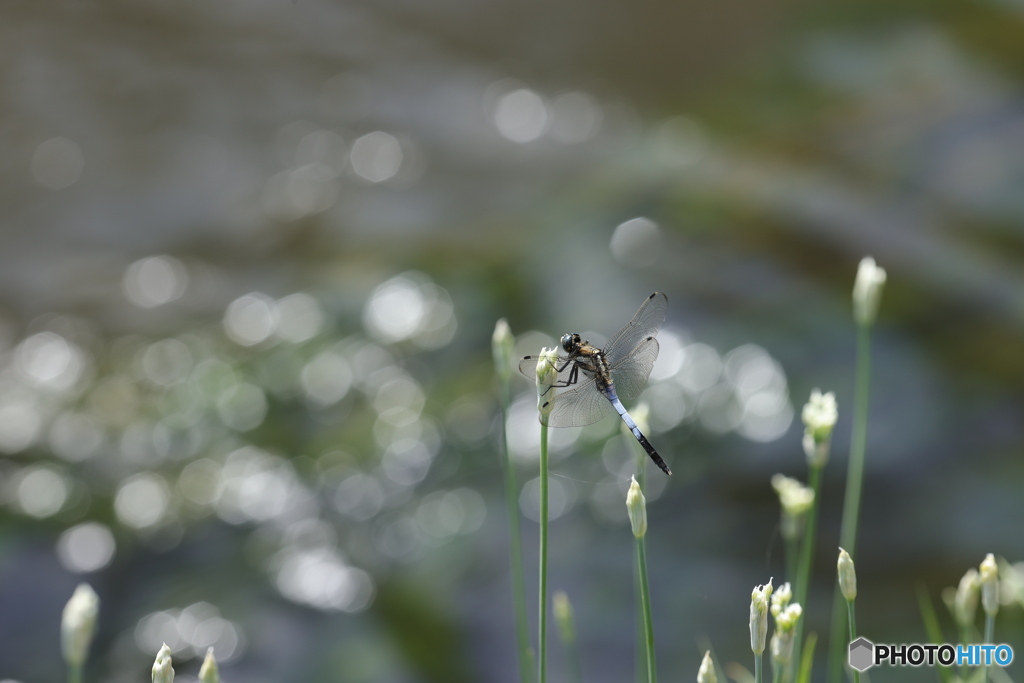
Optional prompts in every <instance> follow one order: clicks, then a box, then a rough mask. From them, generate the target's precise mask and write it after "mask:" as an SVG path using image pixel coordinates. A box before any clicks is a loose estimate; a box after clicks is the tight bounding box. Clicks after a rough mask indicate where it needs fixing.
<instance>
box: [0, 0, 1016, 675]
mask: <svg viewBox="0 0 1024 683" xmlns="http://www.w3.org/2000/svg"><path fill="white" fill-rule="evenodd" d="M0 16H2V17H3V21H2V22H0V35H2V40H0V50H2V53H3V60H2V81H0V84H2V85H0V147H2V149H3V155H2V156H0V174H2V180H3V182H2V183H0V306H2V315H0V321H2V325H0V453H2V457H0V503H2V507H0V678H3V677H9V678H12V679H17V680H19V681H25V683H34V682H36V681H39V682H41V681H57V680H61V678H62V676H63V675H64V673H63V666H62V664H61V661H60V656H59V639H58V625H59V619H60V611H61V608H62V607H63V604H64V602H65V601H66V600H67V598H68V597H69V596H70V595H71V592H72V590H73V588H74V586H75V585H76V583H78V582H79V581H82V580H85V581H88V582H89V583H91V584H92V585H93V586H94V587H95V588H96V590H97V592H98V593H99V594H100V597H101V599H102V607H101V618H100V631H99V635H98V637H97V641H96V643H95V645H94V647H93V659H92V661H91V663H90V666H89V670H88V672H87V680H103V681H107V682H109V683H120V682H125V683H127V682H128V681H138V680H146V679H147V677H148V670H149V667H150V665H151V663H152V658H153V655H154V653H155V652H156V650H157V648H158V647H159V645H160V643H161V642H163V641H166V642H167V643H168V644H169V645H171V647H172V648H173V649H174V651H175V662H176V668H177V670H178V672H179V680H183V681H186V683H187V681H190V680H193V679H192V678H190V676H194V675H195V673H196V671H197V670H198V666H199V659H197V658H196V656H197V653H198V654H202V653H204V652H205V649H206V647H207V646H209V645H211V644H212V645H214V646H215V647H216V650H217V653H218V655H219V658H220V659H221V661H222V669H221V670H222V673H223V676H224V680H226V681H229V682H230V681H248V682H249V683H264V682H266V683H271V682H276V681H301V682H305V681H338V682H344V683H348V682H351V683H359V682H364V681H388V682H391V681H394V682H403V683H404V682H410V683H411V682H421V681H422V682H427V681H431V682H432V681H445V682H449V683H451V682H456V683H457V682H459V681H489V682H494V683H510V682H512V681H515V680H518V678H517V674H516V664H515V661H516V657H515V647H514V637H513V621H512V611H511V598H510V590H509V578H508V572H509V569H508V560H507V532H506V529H507V527H506V517H505V514H504V507H503V501H502V497H501V496H502V479H501V466H500V458H499V453H498V450H497V443H498V442H497V434H498V431H497V430H498V429H500V418H498V407H497V403H496V398H495V392H494V386H493V366H492V361H491V350H490V335H491V332H492V330H493V327H494V324H495V321H496V320H497V319H498V318H500V317H506V318H507V319H508V320H509V322H510V324H511V326H512V329H513V332H514V333H515V334H516V335H517V336H518V338H519V341H518V345H517V353H522V354H525V353H533V352H535V351H537V350H539V348H540V346H542V345H544V344H549V345H550V344H551V343H552V342H553V341H554V340H555V339H556V338H557V337H558V336H559V335H561V334H562V333H564V332H567V331H578V332H581V333H589V337H590V339H591V340H593V341H600V340H601V338H602V337H601V335H605V336H607V335H608V334H610V333H613V332H614V331H615V330H617V329H618V327H619V326H621V325H622V324H624V323H625V322H626V321H627V320H628V318H629V316H631V315H632V313H633V312H634V311H635V309H636V307H637V306H638V305H639V304H640V302H641V301H642V300H643V298H644V297H645V296H646V295H648V294H649V293H650V292H652V291H655V290H658V291H664V292H666V293H667V294H668V298H669V303H670V310H669V316H668V320H667V322H666V325H665V328H664V330H663V332H662V334H661V336H660V339H661V344H662V353H661V358H660V360H659V364H658V365H657V366H656V368H655V371H654V376H653V378H652V381H651V384H650V387H649V389H648V392H647V394H646V395H645V398H646V399H647V400H648V401H649V402H650V403H651V404H652V406H653V411H652V416H651V422H652V434H651V440H652V442H654V444H655V445H656V446H657V447H658V449H659V451H660V452H661V453H662V454H663V455H664V456H665V457H666V459H667V460H668V461H669V464H670V465H671V466H672V468H673V470H674V472H675V476H673V477H672V479H671V480H667V479H665V478H664V477H662V476H661V475H660V473H658V472H657V471H656V470H651V471H650V472H649V474H648V481H649V487H650V488H649V490H648V500H649V504H648V512H649V518H650V532H649V534H648V543H647V547H648V554H649V562H650V570H651V583H652V592H653V596H654V600H655V603H654V620H655V630H656V634H657V639H658V647H659V650H658V654H659V659H660V663H661V672H662V677H663V679H666V680H669V679H671V680H691V679H692V678H693V677H694V676H695V675H696V670H697V667H698V664H699V661H700V657H701V655H702V654H703V647H704V646H705V645H706V644H707V643H710V644H712V645H713V646H714V648H715V649H716V652H717V654H718V657H719V659H720V660H721V661H723V662H727V661H740V662H743V663H744V664H745V665H747V666H751V664H750V662H749V660H750V653H749V639H748V635H747V607H748V603H749V591H750V589H751V588H752V587H753V586H754V585H755V584H758V583H763V582H765V581H766V580H767V579H768V578H769V577H770V576H776V577H781V575H782V567H783V556H782V546H781V541H780V539H779V536H778V521H777V520H778V501H777V498H776V496H775V494H774V492H773V491H772V489H771V486H770V484H769V478H770V476H771V475H772V474H774V473H776V472H784V473H787V474H790V475H792V476H799V477H801V478H805V477H806V467H805V463H804V456H803V454H802V451H801V447H800V438H801V431H802V427H801V425H800V423H799V422H800V420H799V410H800V407H801V406H802V405H803V403H804V402H805V401H806V399H807V396H808V395H809V393H810V391H811V389H812V388H814V387H821V388H822V389H824V390H832V391H835V392H836V394H837V397H838V401H839V406H840V420H839V424H838V427H837V430H836V436H835V439H834V446H833V457H832V461H831V462H830V464H829V466H828V468H827V469H826V471H825V490H824V495H823V497H822V515H823V517H822V519H821V522H820V525H821V526H820V528H821V536H820V537H819V543H818V548H819V552H818V556H817V558H816V560H815V568H814V571H815V583H814V585H813V586H812V592H811V599H810V604H809V605H808V611H807V612H806V613H805V614H806V618H807V619H808V629H809V630H814V631H817V632H818V633H820V634H822V635H823V637H824V635H825V634H826V632H827V629H828V623H829V609H830V602H831V595H832V577H833V576H834V574H833V572H834V567H835V557H836V551H835V546H836V544H837V539H838V527H839V516H840V511H841V506H842V492H843V487H844V481H845V467H846V454H847V448H848V447H847V444H848V443H849V431H850V421H849V418H850V406H851V404H852V386H853V359H854V329H853V324H852V321H851V317H850V291H851V287H852V283H853V276H854V273H855V269H856V264H857V262H858V261H859V260H860V258H861V257H862V256H863V255H866V254H870V255H872V256H874V257H875V258H876V260H877V261H878V262H879V264H880V265H881V266H883V267H884V268H886V269H887V271H888V273H889V282H888V285H887V287H886V290H885V294H884V298H883V303H882V309H881V315H880V320H879V323H878V326H877V328H876V332H875V337H874V338H875V345H874V349H875V357H874V375H873V378H874V379H873V381H874V383H873V386H872V403H871V423H870V428H869V442H868V469H867V475H866V488H865V497H864V506H863V514H862V525H861V531H860V540H859V545H858V553H857V556H856V558H855V559H856V561H857V570H858V575H859V583H860V600H859V601H858V602H859V604H860V609H859V610H858V612H859V627H860V630H861V631H862V632H863V633H864V634H865V635H867V636H868V637H870V638H872V639H874V640H876V642H915V641H921V640H923V639H924V635H923V627H922V625H921V619H920V615H919V612H918V607H917V602H916V596H915V590H916V588H917V587H918V586H919V585H920V586H924V587H926V588H927V589H928V590H929V591H930V593H931V596H932V599H933V600H935V601H936V603H937V604H938V606H939V609H940V612H941V613H942V615H943V618H944V624H945V626H946V628H947V636H948V637H949V638H950V639H952V638H953V637H954V632H953V629H952V627H951V623H950V621H949V619H948V618H947V617H948V615H947V613H946V612H945V609H944V608H943V607H942V605H941V600H940V598H939V595H940V593H941V591H942V589H943V588H944V587H947V586H951V585H956V583H957V581H958V580H959V578H960V576H961V575H962V574H963V572H964V571H965V570H966V569H967V567H969V566H976V565H977V564H978V562H979V561H980V560H981V559H982V558H983V557H984V554H985V553H987V552H993V553H996V555H997V556H1002V557H1005V558H1006V559H1007V560H1008V561H1010V562H1016V561H1019V560H1021V559H1024V534H1022V533H1021V520H1022V519H1024V495H1022V492H1024V460H1022V458H1021V455H1022V451H1024V422H1022V420H1021V410H1022V407H1024V405H1022V403H1024V402H1022V394H1021V387H1022V380H1024V353H1022V351H1021V348H1022V346H1021V344H1022V341H1024V274H1022V273H1024V271H1022V264H1024V229H1022V226H1024V99H1022V97H1021V94H1022V93H1021V85H1022V79H1024V69H1022V65H1024V4H1022V3H1021V2H1020V0H978V1H976V2H959V1H947V0H931V1H929V2H920V1H917V0H886V1H884V2H882V1H875V0H869V1H865V0H857V1H855V2H854V1H842V2H832V3H809V2H786V3H783V2H764V1H762V0H739V1H738V2H732V3H714V2H709V1H703V2H686V3H675V2H648V3H641V4H625V3H618V2H612V1H610V0H590V1H589V2H582V1H579V0H573V1H569V2H561V3H555V4H552V3H545V2H540V1H538V0H528V1H523V2H510V1H508V0H497V1H495V2H489V3H472V2H466V1H464V0H437V1H435V2H431V3H416V2H403V1H401V0H380V1H378V2H373V3H370V2H328V1H326V0H295V1H293V2H286V1H283V0H253V1H250V2H239V1H237V0H222V1H219V2H216V3H206V2H197V1H193V0H187V1H179V2H168V1H166V0H136V1H131V2H128V1H125V0H107V1H105V2H90V1H87V0H74V1H65V2H61V1H53V2H34V1H28V0H10V1H9V2H6V3H4V5H3V8H2V9H0ZM516 382H517V384H516V385H515V390H516V391H517V392H520V394H521V397H520V398H519V399H518V400H516V402H515V404H514V406H513V411H512V415H511V418H510V420H509V425H508V426H509V429H510V439H511V445H512V452H513V455H514V456H515V458H516V460H517V463H518V465H517V466H518V468H519V469H518V475H519V478H520V483H521V484H523V492H522V496H521V499H520V502H521V506H522V509H523V513H524V515H525V519H526V521H524V534H525V542H526V562H527V587H528V592H529V594H530V595H533V594H534V592H535V571H534V566H535V559H536V542H535V540H536V525H535V523H533V522H532V521H529V520H530V519H534V518H536V495H537V492H536V491H537V484H536V480H535V477H536V457H537V456H536V439H537V436H536V430H537V425H536V421H535V419H536V418H535V412H534V395H533V389H532V387H531V386H530V385H529V383H528V382H527V381H525V380H522V379H517V380H516ZM554 439H555V441H554V443H555V446H556V454H555V459H554V463H553V472H554V477H553V483H552V496H553V502H552V512H553V516H555V517H556V519H555V521H554V522H553V523H552V528H551V534H552V544H553V546H552V553H551V568H550V572H551V579H550V581H551V585H552V588H555V589H557V588H562V589H564V590H566V591H567V592H568V594H569V597H570V599H571V600H572V601H573V604H574V608H575V611H576V615H577V618H578V620H579V629H578V630H579V637H580V641H581V645H580V647H581V651H582V656H583V671H584V677H585V679H586V680H588V681H625V680H631V678H632V676H633V644H634V622H633V588H632V557H633V555H632V539H631V536H630V533H629V527H628V523H627V521H626V515H625V509H624V504H623V501H624V492H625V488H626V482H627V481H628V478H629V475H630V474H631V473H632V464H631V463H632V458H633V457H634V451H633V448H634V446H635V444H633V443H631V442H630V440H628V439H625V438H624V437H623V436H622V435H621V434H620V431H619V425H618V424H617V423H615V422H614V421H613V420H610V419H609V420H606V421H605V422H602V423H600V424H598V425H596V426H595V427H593V428H588V429H586V430H582V431H581V430H557V431H556V433H555V435H554ZM776 583H778V580H777V581H776ZM1012 598H1013V596H1008V597H1007V598H1006V600H1007V602H1008V604H1006V605H1005V606H1004V608H1003V610H1002V611H1001V613H1000V617H999V623H998V626H997V639H998V640H1001V641H1004V642H1008V643H1010V644H1012V645H1015V646H1022V645H1024V639H1022V635H1024V616H1022V614H1021V609H1020V606H1019V605H1014V604H1009V603H1012ZM533 605H534V600H533V599H532V598H531V600H530V606H531V608H532V607H533ZM532 620H533V619H532V618H531V622H532ZM1018 651H1019V654H1020V652H1021V650H1020V647H1018ZM823 652H824V645H823V644H822V647H821V648H820V649H819V653H823ZM819 662H820V663H821V664H823V657H822V656H819ZM821 668H822V671H820V672H818V673H819V674H823V666H822V667H821ZM551 671H552V680H562V677H563V673H564V671H565V669H564V665H563V662H562V659H561V654H560V652H559V650H558V648H557V646H555V647H553V650H552V654H551ZM1021 672H1024V665H1021V664H1020V663H1018V664H1016V665H1015V666H1014V667H1011V669H1010V670H1009V673H1010V675H1012V676H1015V677H1017V678H1018V679H1019V677H1020V676H1021ZM873 678H874V679H875V680H878V681H886V680H934V672H933V671H930V670H927V669H922V670H913V669H905V670H895V671H883V670H879V671H877V672H875V675H874V676H873ZM720 680H722V678H720Z"/></svg>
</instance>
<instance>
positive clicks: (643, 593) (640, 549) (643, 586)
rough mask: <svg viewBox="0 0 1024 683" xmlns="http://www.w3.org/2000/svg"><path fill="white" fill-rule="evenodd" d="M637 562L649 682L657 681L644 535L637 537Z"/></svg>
mask: <svg viewBox="0 0 1024 683" xmlns="http://www.w3.org/2000/svg"><path fill="white" fill-rule="evenodd" d="M636 562H637V566H638V567H639V568H640V605H641V607H642V609H643V619H644V644H645V646H646V647H645V649H646V651H647V683H657V680H658V673H657V669H656V667H655V664H654V623H653V621H652V620H651V590H650V587H649V586H648V585H647V553H646V551H645V550H644V539H643V537H641V538H638V539H636Z"/></svg>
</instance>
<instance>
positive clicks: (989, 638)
mask: <svg viewBox="0 0 1024 683" xmlns="http://www.w3.org/2000/svg"><path fill="white" fill-rule="evenodd" d="M995 630H996V615H994V614H988V613H986V614H985V644H986V645H992V644H993V639H994V637H995ZM982 666H983V668H984V670H985V673H984V675H983V677H982V679H981V683H988V659H986V660H985V663H984V664H983V665H982Z"/></svg>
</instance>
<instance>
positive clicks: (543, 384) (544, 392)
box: [537, 347, 558, 419]
mask: <svg viewBox="0 0 1024 683" xmlns="http://www.w3.org/2000/svg"><path fill="white" fill-rule="evenodd" d="M557 381H558V350H557V349H549V348H547V347H544V348H542V349H541V350H540V355H539V356H538V357H537V410H539V411H540V414H541V417H542V419H543V417H544V416H546V415H548V414H549V413H551V411H552V410H553V409H554V407H555V404H554V403H553V402H552V399H554V397H555V392H554V390H553V389H552V388H551V387H552V386H553V385H554V384H555V383H556V382H557Z"/></svg>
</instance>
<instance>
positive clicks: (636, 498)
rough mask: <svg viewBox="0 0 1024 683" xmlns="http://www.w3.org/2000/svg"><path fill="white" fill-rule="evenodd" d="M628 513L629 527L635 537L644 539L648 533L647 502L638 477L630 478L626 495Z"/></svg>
mask: <svg viewBox="0 0 1024 683" xmlns="http://www.w3.org/2000/svg"><path fill="white" fill-rule="evenodd" d="M626 511H627V512H628V513H629V525H630V526H631V527H633V535H634V536H636V537H637V538H643V537H644V534H646V533H647V501H646V499H645V498H644V492H643V491H641V490H640V484H638V483H636V477H630V483H629V491H628V492H627V493H626Z"/></svg>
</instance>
